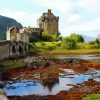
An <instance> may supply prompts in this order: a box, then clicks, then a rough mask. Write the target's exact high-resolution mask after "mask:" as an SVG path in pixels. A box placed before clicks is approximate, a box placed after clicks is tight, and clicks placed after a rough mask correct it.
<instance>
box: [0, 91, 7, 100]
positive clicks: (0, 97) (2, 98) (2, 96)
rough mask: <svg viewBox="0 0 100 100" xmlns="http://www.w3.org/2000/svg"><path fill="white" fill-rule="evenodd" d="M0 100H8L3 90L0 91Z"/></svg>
mask: <svg viewBox="0 0 100 100" xmlns="http://www.w3.org/2000/svg"><path fill="white" fill-rule="evenodd" d="M0 100H9V99H8V98H7V95H6V93H5V92H4V91H3V89H0Z"/></svg>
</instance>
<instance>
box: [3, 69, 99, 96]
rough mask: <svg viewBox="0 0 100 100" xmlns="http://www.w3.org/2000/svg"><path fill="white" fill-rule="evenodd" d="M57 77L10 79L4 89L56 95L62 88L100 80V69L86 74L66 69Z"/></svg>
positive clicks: (6, 90)
mask: <svg viewBox="0 0 100 100" xmlns="http://www.w3.org/2000/svg"><path fill="white" fill-rule="evenodd" d="M56 76H57V77H54V78H53V77H52V78H50V77H49V78H46V79H45V80H42V79H40V80H22V81H19V82H12V81H8V82H7V83H6V84H5V85H4V88H3V89H4V91H5V92H6V93H7V95H8V96H10V95H20V96H23V95H30V94H36V95H50V94H52V95H55V94H57V93H59V92H60V91H62V90H69V89H70V88H71V87H73V85H75V84H78V83H82V82H84V81H87V80H88V79H90V78H94V80H96V81H100V78H99V77H98V76H100V71H88V72H86V73H84V74H74V73H73V71H71V70H68V69H65V73H59V75H56Z"/></svg>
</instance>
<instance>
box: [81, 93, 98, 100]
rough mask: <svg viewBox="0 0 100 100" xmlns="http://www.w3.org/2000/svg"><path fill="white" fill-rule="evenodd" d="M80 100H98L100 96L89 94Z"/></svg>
mask: <svg viewBox="0 0 100 100" xmlns="http://www.w3.org/2000/svg"><path fill="white" fill-rule="evenodd" d="M82 100H100V94H90V95H87V96H86V97H84V98H83V99H82Z"/></svg>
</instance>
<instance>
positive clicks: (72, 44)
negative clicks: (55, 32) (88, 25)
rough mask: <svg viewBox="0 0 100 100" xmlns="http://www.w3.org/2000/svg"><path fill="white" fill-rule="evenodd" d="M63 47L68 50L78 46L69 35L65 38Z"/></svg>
mask: <svg viewBox="0 0 100 100" xmlns="http://www.w3.org/2000/svg"><path fill="white" fill-rule="evenodd" d="M62 47H63V48H64V49H67V50H71V49H75V48H76V42H75V41H74V40H72V39H69V38H68V37H67V38H65V39H63V41H62Z"/></svg>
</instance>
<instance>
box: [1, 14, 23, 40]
mask: <svg viewBox="0 0 100 100" xmlns="http://www.w3.org/2000/svg"><path fill="white" fill-rule="evenodd" d="M12 25H15V26H16V27H18V28H19V29H20V28H22V27H23V26H22V25H21V24H20V23H19V22H17V21H16V20H15V19H13V18H9V17H5V16H1V15H0V40H5V39H6V30H7V27H10V26H12Z"/></svg>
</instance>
